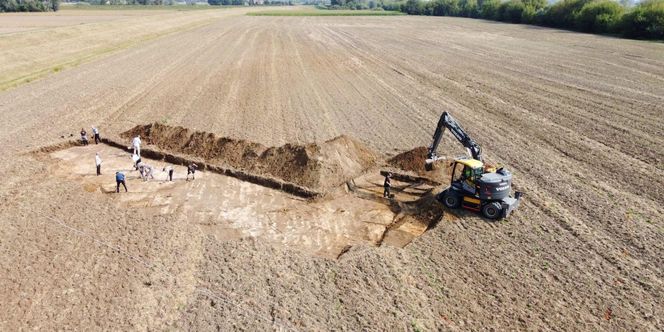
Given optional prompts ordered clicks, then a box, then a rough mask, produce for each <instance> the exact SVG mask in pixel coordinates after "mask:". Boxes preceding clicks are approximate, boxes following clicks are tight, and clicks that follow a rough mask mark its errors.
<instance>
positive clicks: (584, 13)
mask: <svg viewBox="0 0 664 332" xmlns="http://www.w3.org/2000/svg"><path fill="white" fill-rule="evenodd" d="M624 12H625V8H624V7H623V6H621V5H620V4H619V3H617V2H615V1H612V0H599V1H594V2H589V3H587V4H585V5H584V6H583V8H581V10H580V11H579V14H578V15H577V18H576V25H577V28H578V29H579V30H581V31H586V32H595V33H607V32H614V31H616V29H617V27H618V24H619V23H620V19H621V18H622V15H623V14H624Z"/></svg>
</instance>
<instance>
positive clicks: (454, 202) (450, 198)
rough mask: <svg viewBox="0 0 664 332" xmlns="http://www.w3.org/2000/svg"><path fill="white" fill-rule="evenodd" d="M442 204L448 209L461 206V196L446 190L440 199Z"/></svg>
mask: <svg viewBox="0 0 664 332" xmlns="http://www.w3.org/2000/svg"><path fill="white" fill-rule="evenodd" d="M442 202H443V205H445V206H447V207H448V208H450V209H456V208H458V207H460V206H461V197H459V196H457V195H454V194H451V193H449V192H446V193H445V194H443V199H442Z"/></svg>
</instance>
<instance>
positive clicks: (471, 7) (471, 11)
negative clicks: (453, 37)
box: [459, 0, 480, 18]
mask: <svg viewBox="0 0 664 332" xmlns="http://www.w3.org/2000/svg"><path fill="white" fill-rule="evenodd" d="M459 5H460V7H461V9H460V13H459V14H460V15H461V16H463V17H473V18H474V17H479V15H480V12H479V9H480V8H479V5H478V3H477V0H461V1H460V2H459Z"/></svg>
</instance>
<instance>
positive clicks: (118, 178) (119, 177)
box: [115, 172, 127, 193]
mask: <svg viewBox="0 0 664 332" xmlns="http://www.w3.org/2000/svg"><path fill="white" fill-rule="evenodd" d="M115 184H116V187H115V192H116V193H119V192H120V185H122V186H123V187H124V188H125V192H127V183H125V175H124V173H122V172H115Z"/></svg>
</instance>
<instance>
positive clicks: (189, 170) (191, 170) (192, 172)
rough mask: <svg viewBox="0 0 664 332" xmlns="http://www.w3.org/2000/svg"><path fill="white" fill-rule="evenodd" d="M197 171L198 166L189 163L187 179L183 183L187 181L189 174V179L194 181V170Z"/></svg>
mask: <svg viewBox="0 0 664 332" xmlns="http://www.w3.org/2000/svg"><path fill="white" fill-rule="evenodd" d="M197 169H198V165H196V164H194V163H191V164H189V166H187V178H186V179H185V181H189V174H191V179H192V180H194V174H195V173H196V170H197Z"/></svg>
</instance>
